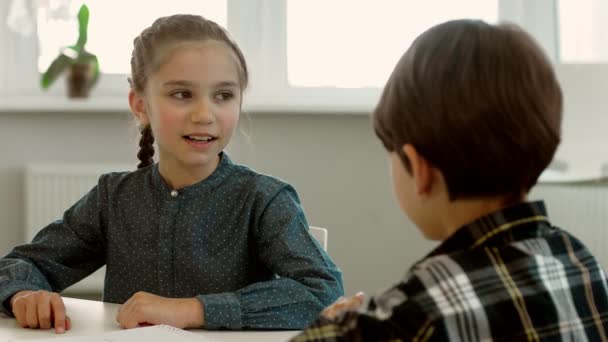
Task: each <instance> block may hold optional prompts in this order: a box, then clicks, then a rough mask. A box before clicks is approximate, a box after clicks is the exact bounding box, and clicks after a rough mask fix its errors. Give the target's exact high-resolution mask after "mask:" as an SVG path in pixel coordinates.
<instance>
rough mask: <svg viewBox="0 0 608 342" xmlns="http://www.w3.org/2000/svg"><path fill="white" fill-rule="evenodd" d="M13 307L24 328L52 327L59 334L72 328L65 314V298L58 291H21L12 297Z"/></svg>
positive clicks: (14, 313)
mask: <svg viewBox="0 0 608 342" xmlns="http://www.w3.org/2000/svg"><path fill="white" fill-rule="evenodd" d="M10 302H11V308H12V309H13V315H15V318H16V319H17V323H19V325H21V326H22V327H23V328H33V329H37V328H40V329H50V328H51V327H55V332H56V333H57V334H63V333H64V332H65V331H66V330H70V329H71V328H72V323H71V321H70V318H69V317H68V316H66V314H65V306H64V305H63V300H62V299H61V296H60V295H59V294H58V293H55V292H48V291H20V292H17V293H15V294H14V295H13V296H12V297H11V301H10Z"/></svg>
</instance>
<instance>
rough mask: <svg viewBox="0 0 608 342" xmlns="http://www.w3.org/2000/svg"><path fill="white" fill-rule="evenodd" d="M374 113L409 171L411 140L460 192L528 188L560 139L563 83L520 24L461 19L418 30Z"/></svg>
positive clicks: (453, 191) (452, 190) (507, 192)
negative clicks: (407, 149)
mask: <svg viewBox="0 0 608 342" xmlns="http://www.w3.org/2000/svg"><path fill="white" fill-rule="evenodd" d="M373 117H374V118H373V121H374V130H375V132H376V135H377V136H378V137H379V138H380V140H381V141H382V143H383V144H384V146H385V147H386V149H387V150H388V151H391V152H392V151H396V152H397V153H398V154H399V155H400V157H401V159H402V161H403V164H404V165H405V167H406V169H407V170H408V172H411V166H410V164H409V161H408V159H407V157H406V156H405V154H404V153H403V151H402V147H403V145H405V144H412V145H413V146H414V147H415V148H416V150H417V151H418V152H419V153H420V154H421V155H422V156H423V157H424V158H425V159H427V160H428V161H429V162H430V163H431V164H432V165H433V166H434V167H436V168H438V169H439V170H440V171H441V172H442V174H443V176H444V178H445V181H446V185H447V188H448V192H449V197H450V199H451V200H455V199H458V198H477V197H492V196H503V195H504V196H517V197H520V196H521V194H522V193H524V192H527V191H529V190H530V188H531V187H532V186H534V184H536V180H537V179H538V176H539V175H540V173H541V172H542V171H543V170H544V169H545V167H546V166H547V165H548V164H549V162H550V161H551V159H552V158H553V154H554V153H555V150H556V148H557V145H558V144H559V142H560V135H561V128H560V126H561V119H562V92H561V89H560V86H559V83H558V81H557V79H556V77H555V74H554V71H553V68H552V66H551V63H550V62H549V60H548V59H547V57H546V56H545V54H544V53H543V51H542V49H541V48H540V47H539V46H538V44H537V43H536V42H535V41H534V39H533V38H532V37H531V36H530V35H528V34H527V33H526V32H524V31H523V30H521V29H520V28H519V27H517V26H515V25H513V24H501V25H490V24H487V23H485V22H483V21H479V20H454V21H448V22H446V23H443V24H440V25H437V26H434V27H432V28H431V29H429V30H427V31H426V32H424V33H423V34H422V35H420V36H419V37H418V38H416V40H415V41H414V42H413V44H412V46H411V47H410V48H409V49H408V50H407V52H406V53H405V54H404V55H403V57H401V60H400V61H399V62H398V63H397V66H396V67H395V69H394V71H393V73H392V75H391V77H390V78H389V80H388V83H387V85H386V87H385V88H384V91H383V93H382V97H381V99H380V102H379V103H378V106H377V107H376V109H375V111H374V115H373Z"/></svg>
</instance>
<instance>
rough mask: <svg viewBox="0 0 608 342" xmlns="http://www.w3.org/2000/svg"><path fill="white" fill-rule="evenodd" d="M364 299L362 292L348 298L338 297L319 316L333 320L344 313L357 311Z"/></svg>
mask: <svg viewBox="0 0 608 342" xmlns="http://www.w3.org/2000/svg"><path fill="white" fill-rule="evenodd" d="M364 299H365V295H364V294H363V292H359V293H357V294H356V295H354V296H352V297H350V298H345V297H340V298H338V300H337V301H335V302H334V303H333V304H332V305H330V306H328V307H326V308H325V309H324V310H323V312H321V315H322V316H323V317H325V318H328V319H335V318H336V317H338V316H340V315H342V314H344V313H345V312H348V311H357V310H359V308H361V306H362V305H363V300H364Z"/></svg>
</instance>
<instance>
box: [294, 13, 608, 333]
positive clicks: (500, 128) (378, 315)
mask: <svg viewBox="0 0 608 342" xmlns="http://www.w3.org/2000/svg"><path fill="white" fill-rule="evenodd" d="M561 116H562V94H561V89H560V86H559V84H558V82H557V79H556V77H555V74H554V71H553V69H552V67H551V64H550V62H549V61H548V60H547V58H546V57H545V55H544V54H543V52H542V51H541V48H540V47H539V46H538V45H537V44H536V42H535V41H534V40H533V39H532V38H531V37H530V36H529V35H528V34H526V33H525V32H523V31H522V30H521V29H519V28H518V27H516V26H514V25H489V24H486V23H484V22H482V21H475V20H456V21H450V22H446V23H443V24H440V25H438V26H435V27H433V28H431V29H429V30H428V31H426V32H425V33H423V34H422V35H421V36H420V37H418V38H417V39H416V40H415V41H414V43H413V44H412V46H411V47H410V48H409V50H408V51H407V52H406V53H405V55H404V56H403V57H402V58H401V60H400V61H399V63H398V64H397V66H396V67H395V70H394V71H393V74H392V75H391V77H390V79H389V81H388V83H387V85H386V87H385V89H384V92H383V95H382V97H381V100H380V102H379V104H378V106H377V108H376V110H375V112H374V129H375V131H376V134H377V135H378V137H379V138H380V140H381V141H382V143H383V144H384V146H385V148H386V149H387V150H388V152H389V155H390V161H391V168H392V177H393V185H394V189H395V193H396V197H397V199H398V202H399V204H400V207H401V209H402V210H403V211H404V212H405V213H406V214H407V215H408V216H409V217H410V219H411V220H412V221H413V222H414V223H415V224H416V225H417V226H418V227H419V229H420V231H421V232H422V233H423V234H424V235H425V236H426V237H427V238H429V239H433V240H439V241H442V243H441V245H440V246H439V247H437V248H436V249H435V250H434V251H432V252H431V253H430V254H429V255H427V256H426V257H425V258H424V259H422V260H421V261H420V262H418V263H417V264H415V265H414V266H413V268H412V269H411V270H410V271H409V273H408V274H407V275H406V277H405V278H404V279H403V280H402V281H401V282H400V283H399V284H397V285H396V286H394V287H393V288H392V289H390V290H388V291H387V292H385V293H383V294H381V295H380V296H378V297H377V298H374V299H372V300H371V302H370V306H369V308H368V310H367V311H366V312H363V313H359V312H357V311H355V310H356V309H357V308H358V307H359V306H360V304H361V302H362V297H361V296H359V295H358V296H355V297H353V298H350V299H342V300H341V301H338V302H336V303H334V304H333V305H332V306H330V307H329V308H327V309H326V310H325V311H324V312H323V315H322V317H320V318H319V319H318V320H317V321H315V322H314V323H313V325H312V326H311V327H309V328H308V329H306V330H305V331H304V332H303V333H302V334H301V335H299V336H297V337H296V338H295V340H296V341H342V340H355V341H377V340H383V341H388V340H391V341H397V340H408V341H409V340H419V341H430V340H433V341H439V340H454V341H487V340H528V341H539V340H577V341H579V340H580V341H599V340H604V341H605V340H607V336H608V335H607V331H606V330H607V328H608V298H607V284H606V280H605V275H604V272H603V271H602V269H601V267H600V265H599V264H598V263H597V261H596V260H595V258H594V257H593V255H592V254H591V253H590V252H589V250H587V249H586V248H585V246H583V244H582V243H581V242H580V241H578V240H577V239H576V238H574V237H573V236H572V235H570V234H568V233H567V232H565V231H563V230H561V229H559V228H557V227H554V226H552V225H551V223H550V222H549V220H548V218H547V213H546V210H545V207H544V204H543V202H541V201H539V202H527V199H526V194H527V193H528V191H529V190H530V188H531V187H532V186H534V184H535V183H536V180H537V178H538V176H539V175H540V173H541V172H542V171H543V169H545V167H546V166H547V165H548V164H549V162H550V161H551V159H552V158H553V155H554V153H555V150H556V148H557V146H558V144H559V141H560V131H561V129H560V125H561Z"/></svg>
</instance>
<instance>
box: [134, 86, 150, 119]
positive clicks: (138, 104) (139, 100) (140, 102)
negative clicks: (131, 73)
mask: <svg viewBox="0 0 608 342" xmlns="http://www.w3.org/2000/svg"><path fill="white" fill-rule="evenodd" d="M129 107H131V112H133V115H135V117H137V120H139V123H140V124H141V125H142V126H146V125H148V124H149V123H150V121H149V120H148V115H147V113H146V102H145V101H144V97H143V96H142V95H141V94H139V93H137V92H136V91H134V90H133V89H131V90H130V91H129Z"/></svg>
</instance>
